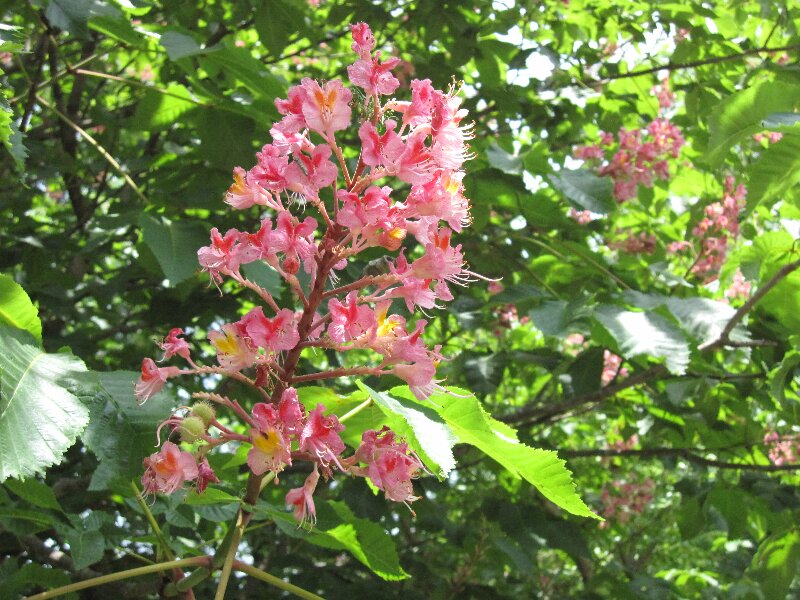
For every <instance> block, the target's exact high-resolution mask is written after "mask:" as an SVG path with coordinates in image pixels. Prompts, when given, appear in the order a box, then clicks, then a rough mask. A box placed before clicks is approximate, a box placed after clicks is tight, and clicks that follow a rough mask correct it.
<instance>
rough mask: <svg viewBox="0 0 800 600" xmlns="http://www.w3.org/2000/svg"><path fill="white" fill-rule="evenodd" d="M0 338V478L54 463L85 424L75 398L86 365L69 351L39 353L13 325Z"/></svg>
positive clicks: (22, 476) (2, 330) (83, 385)
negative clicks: (0, 358)
mask: <svg viewBox="0 0 800 600" xmlns="http://www.w3.org/2000/svg"><path fill="white" fill-rule="evenodd" d="M0 342H2V346H3V348H4V350H5V353H6V356H5V364H4V365H3V369H2V371H0V481H5V480H6V479H8V478H9V477H15V478H19V479H25V478H26V477H30V476H31V475H34V474H36V473H41V472H42V471H44V470H45V469H46V468H47V467H49V466H52V465H54V464H57V463H58V462H60V460H61V456H62V454H63V453H64V452H65V451H66V450H67V448H69V447H70V446H71V445H72V444H73V443H74V442H75V438H76V437H77V436H78V435H79V434H80V433H81V432H82V431H83V429H84V428H85V427H86V425H87V424H88V422H89V413H88V411H87V410H86V407H85V406H84V405H83V404H82V403H81V401H80V399H79V398H78V395H84V394H85V393H86V389H87V387H86V381H85V374H86V367H85V366H84V364H83V362H82V361H81V360H79V359H78V358H76V357H75V356H73V355H71V354H69V353H59V354H47V353H45V352H43V351H42V350H41V349H40V348H39V347H37V346H36V345H35V344H34V340H33V338H32V337H31V336H30V334H28V333H26V332H23V331H22V330H19V329H13V328H10V327H5V326H3V327H1V328H0ZM82 377H83V378H84V380H83V381H81V378H82Z"/></svg>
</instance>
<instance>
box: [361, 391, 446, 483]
mask: <svg viewBox="0 0 800 600" xmlns="http://www.w3.org/2000/svg"><path fill="white" fill-rule="evenodd" d="M356 384H357V385H358V387H359V388H361V389H362V390H364V391H365V392H367V393H368V394H369V395H370V397H371V398H372V399H373V400H374V401H375V404H377V405H378V406H379V407H380V409H381V410H382V411H383V412H384V414H386V416H387V425H388V426H389V427H390V428H391V429H392V431H394V432H395V433H396V434H397V435H399V436H401V437H404V438H405V439H406V441H407V442H408V444H409V446H410V447H411V449H412V450H414V452H416V453H417V455H419V457H420V458H421V459H422V462H424V463H425V466H426V467H428V468H429V469H430V470H431V471H432V472H434V473H436V474H437V475H438V477H440V478H441V477H445V476H446V475H447V474H448V473H449V472H450V471H452V470H453V469H454V468H455V466H456V459H455V458H454V457H453V446H455V444H456V442H457V441H458V440H457V439H456V436H455V435H454V434H453V432H452V431H451V430H450V428H449V427H448V426H447V424H446V423H443V422H442V420H441V418H440V417H439V416H438V415H437V414H436V412H435V411H433V410H431V409H429V408H425V407H421V406H419V405H415V404H412V403H409V402H404V401H403V400H402V399H397V398H393V397H391V396H389V395H388V394H385V393H383V392H376V391H375V390H373V389H372V388H370V387H369V386H367V385H365V384H364V383H362V382H361V381H357V382H356Z"/></svg>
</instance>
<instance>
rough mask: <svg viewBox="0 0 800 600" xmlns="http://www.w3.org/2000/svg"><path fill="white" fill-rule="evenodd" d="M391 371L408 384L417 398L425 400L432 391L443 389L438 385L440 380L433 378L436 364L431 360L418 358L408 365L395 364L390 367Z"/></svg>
mask: <svg viewBox="0 0 800 600" xmlns="http://www.w3.org/2000/svg"><path fill="white" fill-rule="evenodd" d="M391 373H392V375H394V376H396V377H399V378H400V379H402V380H403V381H405V382H406V383H407V384H408V387H409V389H410V390H411V392H412V393H413V394H414V396H415V397H416V398H417V400H425V399H427V398H428V397H429V396H430V395H432V394H433V393H435V392H438V391H442V389H443V388H442V387H441V386H440V385H439V381H440V380H435V379H434V377H435V376H436V365H435V363H434V362H433V360H429V359H428V360H420V361H418V362H415V363H412V364H410V365H407V364H399V365H395V366H394V367H392V370H391Z"/></svg>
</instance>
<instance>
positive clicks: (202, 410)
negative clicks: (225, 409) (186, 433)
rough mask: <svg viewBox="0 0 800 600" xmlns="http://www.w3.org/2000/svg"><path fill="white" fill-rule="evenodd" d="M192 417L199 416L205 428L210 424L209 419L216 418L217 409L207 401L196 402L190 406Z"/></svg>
mask: <svg viewBox="0 0 800 600" xmlns="http://www.w3.org/2000/svg"><path fill="white" fill-rule="evenodd" d="M190 414H191V416H192V417H200V420H202V421H203V424H204V425H205V426H206V428H207V427H208V426H209V425H210V424H211V421H213V420H214V419H216V417H217V411H215V410H214V407H213V406H211V405H210V404H209V403H208V402H198V403H196V404H195V405H194V406H192V412H191V413H190Z"/></svg>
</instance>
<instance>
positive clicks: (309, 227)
mask: <svg viewBox="0 0 800 600" xmlns="http://www.w3.org/2000/svg"><path fill="white" fill-rule="evenodd" d="M316 228H317V221H316V220H315V219H314V218H312V217H306V218H305V220H303V221H302V222H300V221H298V220H297V218H295V217H294V216H292V214H291V213H290V212H289V211H288V210H285V211H282V212H281V213H280V214H279V215H278V223H277V227H276V228H275V230H274V231H273V232H272V233H271V234H270V236H269V244H270V247H271V248H272V250H274V251H275V252H283V253H284V254H285V256H286V258H285V259H284V261H283V269H284V271H286V272H287V273H290V274H292V275H293V274H295V273H297V271H298V270H299V268H300V260H301V259H303V260H304V262H306V261H308V260H309V259H311V260H313V256H312V255H313V250H314V244H313V241H312V238H313V237H314V230H315V229H316ZM306 270H308V269H306Z"/></svg>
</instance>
